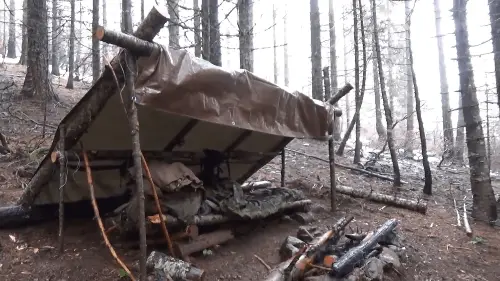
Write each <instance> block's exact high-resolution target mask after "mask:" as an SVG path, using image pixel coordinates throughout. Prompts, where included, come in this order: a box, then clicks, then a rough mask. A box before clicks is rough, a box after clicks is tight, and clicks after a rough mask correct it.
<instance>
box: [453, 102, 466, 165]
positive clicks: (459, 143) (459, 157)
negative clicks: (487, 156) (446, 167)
mask: <svg viewBox="0 0 500 281" xmlns="http://www.w3.org/2000/svg"><path fill="white" fill-rule="evenodd" d="M462 100H463V99H462V95H459V96H458V120H457V139H456V141H455V152H454V153H453V157H454V161H455V162H456V163H457V164H459V165H463V164H464V152H465V121H464V112H463V102H462Z"/></svg>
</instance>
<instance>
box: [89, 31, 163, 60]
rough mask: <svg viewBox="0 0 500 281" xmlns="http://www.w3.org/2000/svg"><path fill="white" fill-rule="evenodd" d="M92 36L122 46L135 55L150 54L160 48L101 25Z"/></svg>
mask: <svg viewBox="0 0 500 281" xmlns="http://www.w3.org/2000/svg"><path fill="white" fill-rule="evenodd" d="M94 36H95V37H96V38H97V39H98V40H99V41H102V42H105V43H108V44H113V45H116V46H118V47H122V48H124V49H127V50H129V51H130V52H132V53H133V54H134V55H137V56H150V55H151V54H152V53H153V52H154V51H156V50H160V48H161V47H160V46H159V45H158V44H155V43H152V42H149V41H146V40H142V39H140V38H137V37H135V36H133V35H129V34H126V33H122V32H119V31H113V30H107V29H105V28H104V27H102V26H98V27H97V29H96V32H95V34H94Z"/></svg>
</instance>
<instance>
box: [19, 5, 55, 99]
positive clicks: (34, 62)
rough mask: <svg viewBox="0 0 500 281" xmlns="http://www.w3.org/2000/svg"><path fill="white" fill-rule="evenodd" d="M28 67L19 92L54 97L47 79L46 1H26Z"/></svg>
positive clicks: (25, 94)
mask: <svg viewBox="0 0 500 281" xmlns="http://www.w3.org/2000/svg"><path fill="white" fill-rule="evenodd" d="M27 2H28V3H27V8H28V16H27V17H28V21H27V23H26V24H27V36H28V38H31V39H32V40H29V41H28V61H27V63H28V67H27V69H26V78H25V79H24V84H23V88H22V90H21V94H22V95H24V96H26V97H35V96H38V97H39V98H41V99H44V100H47V99H55V100H58V98H57V96H56V95H55V94H54V93H53V91H52V86H51V83H50V79H49V74H48V73H49V70H48V69H49V65H48V54H49V52H48V46H49V44H48V39H49V38H48V34H47V33H48V26H47V3H46V1H31V0H30V1H27Z"/></svg>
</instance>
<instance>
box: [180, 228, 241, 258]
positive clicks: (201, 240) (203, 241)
mask: <svg viewBox="0 0 500 281" xmlns="http://www.w3.org/2000/svg"><path fill="white" fill-rule="evenodd" d="M233 238H234V234H233V232H232V231H230V230H218V231H214V232H211V233H207V234H202V235H200V236H198V237H196V238H195V239H194V240H193V241H191V242H189V243H176V245H175V254H176V255H177V256H178V257H180V258H182V259H185V258H187V257H188V256H189V255H191V254H193V253H196V252H200V251H202V250H204V249H207V248H210V247H213V246H215V245H220V244H223V243H225V242H227V241H229V240H231V239H233Z"/></svg>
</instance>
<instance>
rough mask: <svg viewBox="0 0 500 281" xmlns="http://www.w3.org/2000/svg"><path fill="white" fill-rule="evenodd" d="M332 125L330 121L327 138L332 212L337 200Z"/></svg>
mask: <svg viewBox="0 0 500 281" xmlns="http://www.w3.org/2000/svg"><path fill="white" fill-rule="evenodd" d="M333 127H334V123H332V135H330V138H329V139H328V161H329V165H330V209H331V211H332V212H335V210H336V207H337V206H336V204H335V202H336V200H337V194H336V189H337V188H336V185H337V180H336V178H335V153H334V150H335V148H334V147H335V144H334V142H333Z"/></svg>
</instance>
